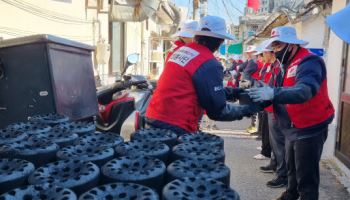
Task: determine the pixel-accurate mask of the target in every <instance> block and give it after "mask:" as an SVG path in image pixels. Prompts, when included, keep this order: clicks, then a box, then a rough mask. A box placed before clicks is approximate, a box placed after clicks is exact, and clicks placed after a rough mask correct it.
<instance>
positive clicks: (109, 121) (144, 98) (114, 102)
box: [96, 54, 153, 138]
mask: <svg viewBox="0 0 350 200" xmlns="http://www.w3.org/2000/svg"><path fill="white" fill-rule="evenodd" d="M126 60H127V62H126V64H125V66H124V69H123V72H122V73H121V76H122V80H118V81H116V82H115V83H113V84H112V85H109V86H107V87H104V88H100V89H99V90H98V91H97V97H98V103H99V115H98V116H97V119H96V122H97V123H96V127H97V129H98V130H100V131H103V132H114V133H118V134H121V135H122V136H124V138H128V137H129V136H130V134H131V133H132V132H134V131H135V130H138V129H141V128H144V126H145V119H144V118H145V112H146V109H147V106H148V103H149V100H150V98H151V96H152V93H153V85H152V84H151V83H150V82H149V81H148V80H147V79H146V77H144V76H142V75H125V73H126V71H127V68H128V67H130V66H132V65H134V64H136V63H137V62H138V60H139V56H138V54H131V55H129V56H128V57H127V59H126Z"/></svg>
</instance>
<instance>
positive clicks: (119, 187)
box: [79, 183, 159, 200]
mask: <svg viewBox="0 0 350 200" xmlns="http://www.w3.org/2000/svg"><path fill="white" fill-rule="evenodd" d="M100 199H125V200H126V199H129V200H132V199H139V200H158V199H159V197H158V194H157V193H156V192H154V191H153V190H152V189H151V188H149V187H146V186H143V185H139V184H135V183H111V184H106V185H101V186H98V187H95V188H93V189H91V190H89V191H87V192H85V193H84V194H82V195H81V196H80V197H79V200H100Z"/></svg>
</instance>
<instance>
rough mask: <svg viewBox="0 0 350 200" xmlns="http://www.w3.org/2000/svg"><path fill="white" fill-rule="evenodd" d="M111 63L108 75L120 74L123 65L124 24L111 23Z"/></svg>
mask: <svg viewBox="0 0 350 200" xmlns="http://www.w3.org/2000/svg"><path fill="white" fill-rule="evenodd" d="M111 25H112V27H111V42H110V43H111V44H112V45H111V47H112V49H111V50H112V51H111V52H112V53H111V57H112V62H111V66H110V70H109V73H110V74H112V73H121V70H122V68H123V63H124V42H123V41H124V23H122V22H111Z"/></svg>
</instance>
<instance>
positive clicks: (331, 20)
mask: <svg viewBox="0 0 350 200" xmlns="http://www.w3.org/2000/svg"><path fill="white" fill-rule="evenodd" d="M349 18H350V4H348V6H346V7H345V8H344V9H342V10H340V11H338V12H336V13H334V14H333V15H331V16H329V17H327V19H326V22H327V24H328V26H329V27H330V28H331V30H332V31H333V32H334V33H335V34H337V36H338V37H340V38H341V39H342V40H344V41H345V42H347V43H350V28H349V27H350V21H348V20H349Z"/></svg>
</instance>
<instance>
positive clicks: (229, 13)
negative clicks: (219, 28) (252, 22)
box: [171, 0, 247, 25]
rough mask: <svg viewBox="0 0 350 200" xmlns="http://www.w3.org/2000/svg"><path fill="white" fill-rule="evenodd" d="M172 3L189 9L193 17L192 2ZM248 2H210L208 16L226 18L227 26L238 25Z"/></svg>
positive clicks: (239, 0) (228, 0)
mask: <svg viewBox="0 0 350 200" xmlns="http://www.w3.org/2000/svg"><path fill="white" fill-rule="evenodd" d="M171 1H172V2H173V3H175V4H176V5H178V6H182V7H189V8H190V10H189V15H190V16H191V15H192V0H171ZM246 2H247V0H208V14H209V15H217V16H220V17H223V18H225V20H226V23H227V24H232V23H233V24H235V25H238V23H239V16H241V15H243V14H242V13H243V10H244V7H245V5H246ZM190 16H188V17H190Z"/></svg>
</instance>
